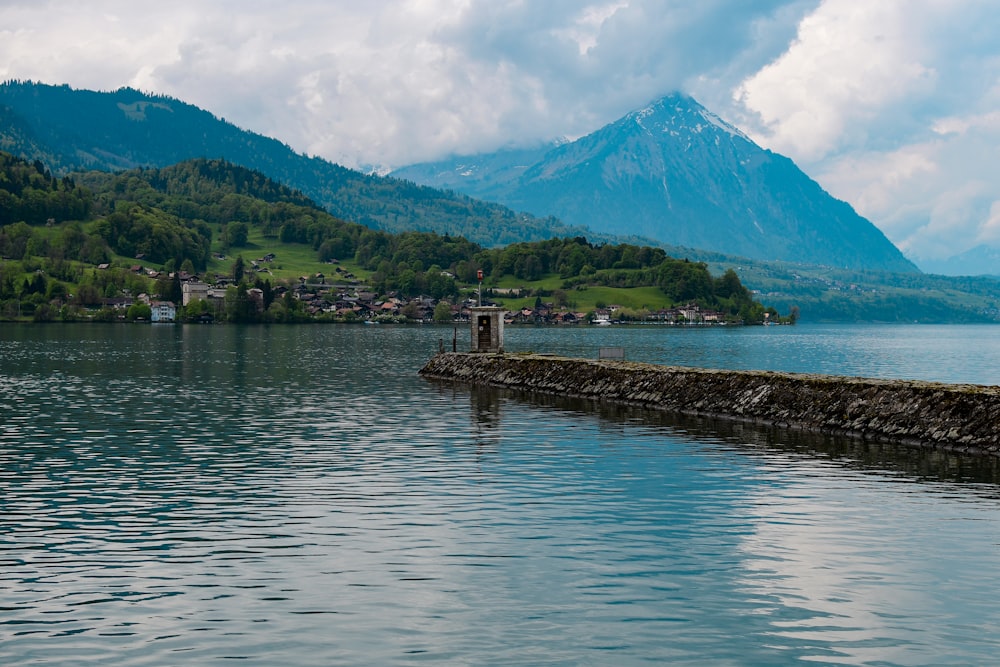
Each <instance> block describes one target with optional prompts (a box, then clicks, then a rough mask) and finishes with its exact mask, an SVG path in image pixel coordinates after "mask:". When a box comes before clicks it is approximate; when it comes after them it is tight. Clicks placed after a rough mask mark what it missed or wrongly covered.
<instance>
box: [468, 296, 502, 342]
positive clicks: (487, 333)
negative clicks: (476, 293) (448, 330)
mask: <svg viewBox="0 0 1000 667" xmlns="http://www.w3.org/2000/svg"><path fill="white" fill-rule="evenodd" d="M503 312H504V311H503V309H502V308H498V307H497V306H477V307H475V308H472V317H471V318H470V319H471V322H472V336H471V339H472V351H473V352H503Z"/></svg>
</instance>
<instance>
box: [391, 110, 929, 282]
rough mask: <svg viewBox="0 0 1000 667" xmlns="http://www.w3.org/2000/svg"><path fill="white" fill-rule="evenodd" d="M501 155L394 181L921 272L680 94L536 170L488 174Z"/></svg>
mask: <svg viewBox="0 0 1000 667" xmlns="http://www.w3.org/2000/svg"><path fill="white" fill-rule="evenodd" d="M527 156H528V157H530V152H529V153H528V154H527ZM506 157H507V156H506V155H505V154H503V153H501V154H492V155H482V156H468V157H463V158H458V159H452V160H449V161H446V162H443V163H432V164H423V165H415V166H412V167H407V168H403V169H400V170H397V171H395V172H393V173H392V175H394V176H398V177H400V178H410V179H413V180H415V181H418V182H421V183H425V184H427V183H436V184H444V183H447V184H448V186H449V187H453V188H454V189H456V190H459V191H462V192H464V193H466V194H469V195H471V196H476V197H484V198H489V199H491V200H493V201H497V202H500V203H502V204H505V205H507V206H509V207H511V208H514V209H517V210H523V211H528V212H530V213H533V214H535V215H539V216H544V215H552V216H556V217H558V218H559V219H561V220H563V221H565V222H567V223H568V224H572V225H580V226H585V227H589V228H591V229H594V230H597V231H601V232H605V233H610V234H620V233H630V234H638V235H640V236H643V237H648V238H653V239H656V240H658V241H661V242H664V243H669V244H673V245H677V246H687V247H693V248H703V249H707V250H713V251H716V252H722V253H728V254H732V255H740V256H744V257H749V258H753V259H777V260H785V261H797V262H807V263H812V264H824V265H829V266H835V267H843V268H852V269H875V270H885V271H900V272H916V271H918V269H917V267H916V266H914V265H913V264H912V263H911V262H910V261H909V260H907V259H906V258H905V257H904V256H903V255H902V253H901V252H900V251H899V250H898V249H897V248H896V247H895V246H894V245H893V244H892V243H891V242H890V241H889V240H888V239H887V238H886V237H885V235H884V234H882V232H880V231H879V230H878V229H877V228H876V227H875V226H874V225H873V224H872V223H871V222H869V221H868V220H866V219H864V218H863V217H861V216H860V215H858V214H857V213H856V212H855V211H854V210H853V209H852V208H851V206H850V205H848V204H847V203H845V202H843V201H839V200H837V199H835V198H833V197H832V196H830V195H829V194H828V193H827V192H825V191H824V190H823V189H822V188H821V187H820V186H819V184H818V183H816V182H815V181H813V180H812V179H810V178H809V177H808V176H807V175H806V174H804V173H803V172H802V171H801V170H800V169H799V168H798V167H796V166H795V164H794V163H793V162H792V161H791V160H790V159H788V158H786V157H783V156H781V155H778V154H776V153H773V152H771V151H768V150H765V149H762V148H761V147H760V146H758V145H756V144H755V143H754V142H753V141H751V140H750V139H749V138H748V137H746V135H744V134H743V133H742V132H740V131H739V130H737V129H736V128H734V127H732V126H731V125H729V124H727V123H725V122H724V121H722V120H721V119H720V118H718V117H717V116H715V115H714V114H712V113H711V112H709V111H708V110H707V109H705V108H704V107H703V106H701V105H700V104H698V103H697V102H696V101H695V100H694V99H692V98H691V97H688V96H685V95H681V94H673V95H669V96H667V97H664V98H662V99H660V100H659V101H657V102H655V103H653V104H651V105H649V106H647V107H645V108H643V109H639V110H637V111H633V112H632V113H629V114H627V115H626V116H624V117H623V118H621V119H619V120H617V121H615V122H613V123H611V124H609V125H607V126H605V127H603V128H601V129H599V130H597V131H596V132H593V133H591V134H589V135H587V136H584V137H582V138H580V139H577V140H576V141H573V142H570V143H565V144H562V145H559V146H555V147H553V148H551V149H550V150H548V151H547V152H545V153H544V154H543V155H542V156H541V157H540V158H539V159H538V160H537V161H536V162H534V163H533V164H530V165H520V166H519V167H518V168H507V169H496V168H493V167H492V166H491V165H493V164H496V163H497V162H498V161H500V163H502V162H503V160H504V159H505V158H506ZM516 157H524V156H516ZM508 162H509V161H508ZM445 174H447V176H445Z"/></svg>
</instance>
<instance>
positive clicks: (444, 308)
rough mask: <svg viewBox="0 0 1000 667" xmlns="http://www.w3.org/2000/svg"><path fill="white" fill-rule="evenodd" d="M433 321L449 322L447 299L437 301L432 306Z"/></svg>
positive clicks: (449, 306) (449, 309)
mask: <svg viewBox="0 0 1000 667" xmlns="http://www.w3.org/2000/svg"><path fill="white" fill-rule="evenodd" d="M434 321H435V322H437V323H439V324H447V323H449V322H451V305H450V304H449V303H448V302H447V301H438V304H437V305H436V306H434Z"/></svg>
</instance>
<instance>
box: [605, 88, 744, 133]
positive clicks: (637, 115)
mask: <svg viewBox="0 0 1000 667" xmlns="http://www.w3.org/2000/svg"><path fill="white" fill-rule="evenodd" d="M624 120H626V121H631V122H634V123H637V124H639V125H640V126H642V127H644V128H646V129H647V130H649V131H660V132H667V133H669V134H678V133H679V132H682V131H683V132H688V133H696V134H700V133H702V132H706V131H716V132H722V133H723V134H727V135H732V136H735V137H739V138H740V139H743V140H744V141H749V142H751V143H753V142H752V140H751V139H750V137H748V136H747V135H746V134H744V133H743V132H742V131H741V130H739V129H738V128H736V127H734V126H733V125H730V124H729V123H727V122H726V121H724V120H722V118H720V117H719V116H717V115H715V114H714V113H712V112H711V111H709V110H708V109H706V108H705V107H703V106H702V105H700V104H699V103H698V102H697V101H696V100H695V99H694V98H693V97H690V96H688V95H685V94H683V93H671V94H670V95H667V96H665V97H662V98H660V99H658V100H656V101H655V102H652V103H650V104H649V105H647V106H646V107H644V108H642V109H639V110H637V111H633V112H632V113H630V114H628V115H626V116H625V118H624Z"/></svg>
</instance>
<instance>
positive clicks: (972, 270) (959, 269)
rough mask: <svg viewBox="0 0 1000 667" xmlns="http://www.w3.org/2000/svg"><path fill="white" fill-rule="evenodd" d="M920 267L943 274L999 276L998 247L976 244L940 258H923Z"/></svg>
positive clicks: (999, 249) (999, 255)
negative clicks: (956, 253) (947, 256)
mask: <svg viewBox="0 0 1000 667" xmlns="http://www.w3.org/2000/svg"><path fill="white" fill-rule="evenodd" d="M920 266H921V268H923V269H924V271H927V272H928V273H938V274H941V275H945V276H1000V248H994V247H991V246H988V245H977V246H976V247H974V248H970V249H969V250H966V251H965V252H963V253H960V254H958V255H955V256H953V257H949V258H948V259H942V260H924V261H921V262H920Z"/></svg>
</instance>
